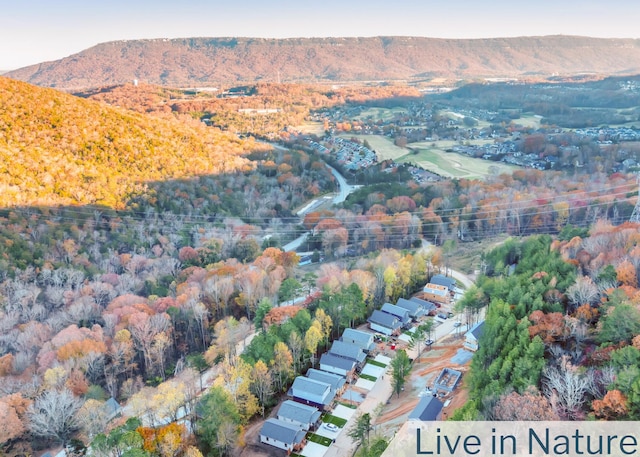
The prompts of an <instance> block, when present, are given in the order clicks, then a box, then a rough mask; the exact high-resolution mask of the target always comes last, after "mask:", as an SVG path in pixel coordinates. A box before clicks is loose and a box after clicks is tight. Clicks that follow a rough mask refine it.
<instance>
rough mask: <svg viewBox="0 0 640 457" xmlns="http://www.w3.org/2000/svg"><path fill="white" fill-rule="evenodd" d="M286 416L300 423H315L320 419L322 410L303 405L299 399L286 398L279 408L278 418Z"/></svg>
mask: <svg viewBox="0 0 640 457" xmlns="http://www.w3.org/2000/svg"><path fill="white" fill-rule="evenodd" d="M282 417H286V418H287V419H290V420H292V421H295V422H298V423H300V424H315V423H316V422H317V421H318V419H320V411H318V408H315V407H313V406H307V405H303V404H302V403H298V402H297V401H292V400H286V401H284V402H283V403H282V405H280V409H278V419H280V418H282Z"/></svg>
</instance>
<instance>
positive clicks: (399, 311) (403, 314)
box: [380, 303, 411, 327]
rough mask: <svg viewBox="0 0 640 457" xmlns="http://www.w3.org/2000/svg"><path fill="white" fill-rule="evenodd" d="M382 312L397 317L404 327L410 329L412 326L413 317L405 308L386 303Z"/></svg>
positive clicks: (381, 309)
mask: <svg viewBox="0 0 640 457" xmlns="http://www.w3.org/2000/svg"><path fill="white" fill-rule="evenodd" d="M380 311H382V312H383V313H387V314H391V315H392V316H395V317H397V318H398V320H399V321H400V323H401V324H402V326H403V327H409V326H410V325H411V316H410V315H409V311H408V310H407V309H405V308H401V307H400V306H396V305H392V304H391V303H385V304H384V305H382V308H380Z"/></svg>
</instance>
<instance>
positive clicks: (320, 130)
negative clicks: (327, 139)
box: [295, 121, 324, 136]
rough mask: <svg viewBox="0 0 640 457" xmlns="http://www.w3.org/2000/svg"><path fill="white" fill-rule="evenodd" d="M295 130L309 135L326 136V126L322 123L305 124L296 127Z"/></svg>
mask: <svg viewBox="0 0 640 457" xmlns="http://www.w3.org/2000/svg"><path fill="white" fill-rule="evenodd" d="M295 129H296V130H299V131H301V132H302V133H306V134H308V135H318V136H323V135H324V124H323V123H322V122H311V121H309V122H305V123H304V124H302V125H298V126H297V127H295Z"/></svg>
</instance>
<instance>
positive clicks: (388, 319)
mask: <svg viewBox="0 0 640 457" xmlns="http://www.w3.org/2000/svg"><path fill="white" fill-rule="evenodd" d="M367 321H368V322H371V323H373V324H378V325H381V326H383V327H387V328H390V329H398V328H400V327H402V322H400V320H399V319H398V318H397V317H396V316H393V315H391V314H388V313H383V312H382V311H380V310H379V309H375V310H373V312H372V313H371V316H369V319H367Z"/></svg>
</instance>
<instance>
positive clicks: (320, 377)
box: [307, 368, 346, 391]
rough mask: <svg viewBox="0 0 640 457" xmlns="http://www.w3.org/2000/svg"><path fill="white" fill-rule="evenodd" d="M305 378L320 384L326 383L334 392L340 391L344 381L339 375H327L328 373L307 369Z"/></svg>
mask: <svg viewBox="0 0 640 457" xmlns="http://www.w3.org/2000/svg"><path fill="white" fill-rule="evenodd" d="M307 378H309V379H314V380H316V381H320V382H326V383H327V384H329V385H331V390H333V391H336V390H340V389H341V388H342V386H344V383H345V382H346V379H345V378H344V376H340V375H339V374H335V373H329V372H328V371H323V370H316V369H315V368H309V369H308V370H307Z"/></svg>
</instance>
